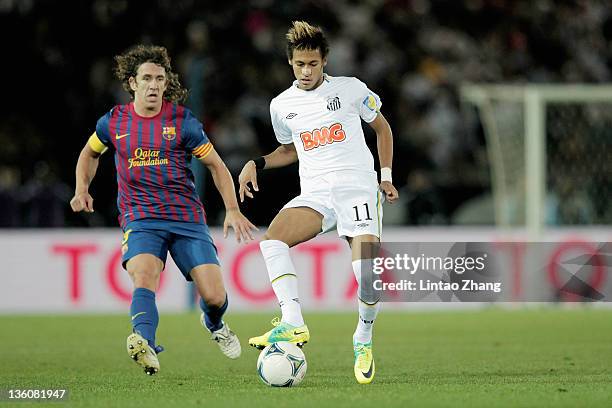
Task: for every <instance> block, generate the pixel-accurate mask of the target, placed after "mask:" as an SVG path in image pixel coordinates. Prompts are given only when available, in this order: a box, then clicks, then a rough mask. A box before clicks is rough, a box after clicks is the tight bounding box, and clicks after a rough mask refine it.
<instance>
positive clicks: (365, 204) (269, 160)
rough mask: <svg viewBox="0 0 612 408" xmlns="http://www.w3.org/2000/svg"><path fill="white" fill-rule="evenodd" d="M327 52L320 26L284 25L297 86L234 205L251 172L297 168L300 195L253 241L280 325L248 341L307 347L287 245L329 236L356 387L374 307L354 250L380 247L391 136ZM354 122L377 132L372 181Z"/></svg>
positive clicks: (365, 95) (367, 353)
mask: <svg viewBox="0 0 612 408" xmlns="http://www.w3.org/2000/svg"><path fill="white" fill-rule="evenodd" d="M328 51H329V46H328V43H327V40H326V39H325V36H324V35H323V32H322V31H321V29H320V28H318V27H314V26H312V25H310V24H308V23H307V22H304V21H296V22H294V23H293V26H292V27H291V29H289V32H288V33H287V58H288V60H289V65H291V67H292V68H293V74H294V76H295V79H296V80H295V81H294V82H293V84H292V85H291V86H290V87H289V88H288V89H286V90H285V91H283V92H282V93H281V94H280V95H278V96H277V97H276V98H274V99H272V102H271V103H270V116H271V119H272V126H273V128H274V133H275V135H276V139H277V140H278V142H279V143H280V146H279V147H278V148H277V149H276V150H275V151H274V152H272V153H270V154H268V155H266V156H263V157H260V158H258V159H256V160H251V161H249V162H248V163H247V164H245V166H244V168H243V169H242V172H241V173H240V176H239V178H238V181H239V183H240V199H241V200H244V196H245V195H246V196H247V197H250V198H253V192H254V191H258V187H257V170H262V169H268V168H276V167H283V166H287V165H289V164H291V163H295V162H296V161H298V160H299V163H300V187H301V193H300V195H299V196H298V197H295V198H294V199H293V200H291V201H290V202H289V203H287V204H286V205H285V206H284V207H283V209H282V210H281V211H280V212H279V213H278V215H277V216H276V217H275V218H274V220H273V221H272V223H271V224H270V227H269V228H268V231H267V232H266V234H265V236H264V240H263V241H261V243H260V248H261V252H262V254H263V257H264V260H265V262H266V267H267V269H268V275H269V278H270V282H271V284H272V288H273V289H274V293H275V294H276V297H277V298H278V301H279V304H280V307H281V311H282V318H281V320H280V321H279V322H273V324H274V326H275V327H274V328H273V329H272V330H270V331H268V332H266V333H264V334H262V335H261V336H257V337H252V338H251V339H249V344H251V345H252V346H254V347H257V348H263V347H265V346H266V345H268V344H270V343H274V342H278V341H289V342H292V343H296V344H298V345H303V344H304V343H306V342H308V340H309V339H310V332H309V330H308V327H307V326H306V324H305V323H304V319H303V317H302V312H301V307H300V303H299V297H298V287H297V275H296V272H295V268H294V267H293V264H292V262H291V258H290V255H289V248H290V247H292V246H294V245H297V244H299V243H301V242H304V241H308V240H310V239H312V238H314V237H315V236H317V235H318V234H320V233H322V232H326V231H330V230H332V229H336V230H337V232H338V235H339V236H340V237H343V238H345V239H346V240H347V242H348V243H349V245H350V246H351V250H352V261H353V262H352V265H353V271H354V273H355V278H356V279H357V282H359V293H358V308H359V320H358V323H357V328H356V330H355V332H354V334H353V352H354V357H355V359H354V374H355V377H356V379H357V381H358V382H359V383H360V384H368V383H370V382H371V381H372V380H373V378H374V373H375V365H374V357H373V354H372V326H373V324H374V321H375V319H376V316H377V314H378V310H379V306H380V305H379V302H378V300H379V299H378V296H377V294H376V293H373V290H372V288H371V287H370V288H368V287H367V286H368V285H363V287H362V285H361V277H362V265H364V266H365V270H364V271H363V273H364V274H366V273H371V272H372V271H371V267H369V266H368V265H371V257H370V256H368V255H366V254H362V253H361V243H367V242H372V243H377V242H379V240H380V235H381V223H382V206H381V202H382V197H381V195H382V194H384V198H386V199H387V201H389V202H390V203H393V202H394V201H395V200H397V198H398V193H397V190H396V189H395V187H394V186H393V184H392V181H391V163H392V159H393V136H392V133H391V128H390V126H389V123H388V122H387V120H386V119H385V117H384V116H383V114H382V113H381V112H380V107H381V101H380V98H379V97H378V95H376V94H375V93H374V92H372V91H371V90H370V89H368V87H367V86H366V85H365V84H364V83H363V82H361V81H360V80H358V79H357V78H354V77H332V76H329V75H327V74H325V73H324V72H323V68H324V67H325V65H326V63H327V54H328ZM362 120H363V121H365V122H366V123H368V124H369V126H370V127H371V128H372V129H374V131H375V132H376V137H377V141H378V156H379V159H380V165H381V181H380V183H378V180H377V177H376V176H377V174H376V171H375V170H374V159H373V157H372V153H371V152H370V150H369V149H368V147H367V145H366V143H365V139H364V135H363V129H362V128H361V121H362ZM249 184H250V185H251V186H249ZM372 245H376V244H372ZM364 276H365V275H364Z"/></svg>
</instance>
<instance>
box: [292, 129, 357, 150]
mask: <svg viewBox="0 0 612 408" xmlns="http://www.w3.org/2000/svg"><path fill="white" fill-rule="evenodd" d="M300 139H301V140H302V144H303V145H304V151H308V150H312V149H316V148H317V147H319V146H325V145H328V144H331V143H336V142H341V141H343V140H344V139H346V133H345V132H344V130H343V129H342V125H341V124H340V123H334V124H333V125H331V126H330V127H327V126H323V127H322V128H321V129H314V130H312V131H310V132H302V133H300Z"/></svg>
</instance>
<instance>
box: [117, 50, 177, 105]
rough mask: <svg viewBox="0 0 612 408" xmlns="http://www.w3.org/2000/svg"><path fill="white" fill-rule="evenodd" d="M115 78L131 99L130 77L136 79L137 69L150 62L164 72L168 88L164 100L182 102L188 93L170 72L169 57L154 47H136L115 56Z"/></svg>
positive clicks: (164, 51)
mask: <svg viewBox="0 0 612 408" xmlns="http://www.w3.org/2000/svg"><path fill="white" fill-rule="evenodd" d="M115 62H116V63H117V66H116V67H115V76H116V77H117V78H118V79H119V80H120V81H121V83H122V85H123V89H125V90H126V91H128V92H129V93H130V95H132V98H133V97H134V91H132V89H131V88H130V82H129V81H130V77H134V78H136V73H137V71H138V67H140V66H141V65H142V64H144V63H145V62H152V63H154V64H157V65H159V66H161V67H163V68H164V69H165V70H166V77H167V79H168V88H167V89H166V92H164V99H166V100H168V101H170V102H184V101H185V99H187V94H188V91H187V89H185V88H183V87H182V86H181V83H180V82H179V78H178V74H176V73H174V72H172V66H171V65H170V57H169V56H168V50H166V48H165V47H160V46H156V45H142V44H139V45H136V46H134V47H132V48H130V49H128V50H127V51H125V52H124V53H123V54H121V55H117V56H115Z"/></svg>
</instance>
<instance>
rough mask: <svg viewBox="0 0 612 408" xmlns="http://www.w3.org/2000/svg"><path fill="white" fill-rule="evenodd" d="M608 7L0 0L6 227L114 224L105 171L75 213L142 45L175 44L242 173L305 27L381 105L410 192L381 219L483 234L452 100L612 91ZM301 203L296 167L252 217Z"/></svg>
mask: <svg viewBox="0 0 612 408" xmlns="http://www.w3.org/2000/svg"><path fill="white" fill-rule="evenodd" d="M610 10H612V9H611V8H610V7H609V4H608V2H607V1H604V0H601V1H596V0H592V1H586V0H584V1H578V0H572V1H570V0H567V1H551V0H532V1H511V0H505V1H504V0H365V1H356V0H311V1H301V0H295V1H278V0H250V1H237V0H228V1H224V2H208V1H204V2H200V1H196V0H157V1H127V0H94V1H68V2H59V1H57V2H56V1H43V0H41V1H35V0H29V1H25V0H24V1H18V0H14V1H2V2H0V20H1V21H2V24H0V27H1V28H0V30H2V35H3V38H4V39H5V42H6V45H3V48H5V66H4V69H8V71H9V72H8V75H6V76H5V80H6V82H7V83H5V89H6V90H7V91H8V92H7V93H6V97H5V105H6V107H5V108H4V109H3V111H2V113H1V115H2V118H1V121H0V141H1V144H2V149H1V150H0V226H3V227H64V226H85V225H90V226H115V225H117V222H116V216H117V210H116V205H115V199H116V183H115V176H114V170H113V167H114V163H113V160H112V158H111V157H103V158H102V160H101V165H100V168H99V169H98V175H97V177H96V179H95V181H94V183H93V187H92V195H93V196H94V199H95V201H94V208H95V209H96V212H95V213H94V214H93V215H90V214H87V215H83V214H72V213H71V212H70V209H69V205H68V201H69V199H70V197H71V196H72V190H73V188H74V165H75V164H76V160H77V157H78V154H79V151H80V149H81V148H82V146H83V145H84V144H85V142H86V140H87V138H88V137H89V135H90V134H91V133H92V132H93V131H94V128H95V123H96V121H97V119H98V118H99V117H100V116H102V115H103V114H104V113H106V112H107V111H108V110H109V109H110V108H111V107H112V106H113V105H115V104H117V103H125V102H127V101H128V94H127V93H125V92H124V91H123V90H122V88H121V85H120V84H119V83H118V82H117V81H116V80H115V79H114V78H113V76H112V68H113V65H112V64H113V56H114V55H116V54H118V53H121V52H122V51H124V50H125V49H127V48H128V47H130V46H131V45H134V44H136V43H154V44H159V45H164V46H166V47H167V48H168V50H169V51H170V54H171V56H172V58H173V64H174V65H175V68H176V70H177V71H178V72H179V73H180V75H181V80H182V82H183V84H184V85H186V86H187V87H188V88H189V89H190V97H189V100H188V102H187V104H186V105H187V106H189V107H190V108H191V109H192V110H193V111H194V112H195V114H196V115H197V116H198V117H199V118H200V119H201V120H202V121H203V122H204V125H205V129H206V131H207V133H208V134H209V136H210V138H211V140H212V141H213V143H214V145H215V147H216V149H217V150H218V151H219V152H220V154H221V156H222V157H223V158H224V160H225V162H226V163H227V165H228V167H229V169H230V171H231V172H232V174H233V175H234V176H235V178H237V174H238V173H239V171H240V169H241V168H242V165H243V164H244V163H245V162H246V161H247V160H249V159H251V158H254V157H256V156H258V155H261V154H266V153H268V152H270V151H272V150H273V149H275V148H276V146H277V142H276V140H275V137H274V134H273V131H272V128H271V124H270V118H269V110H268V106H269V102H270V99H271V98H272V97H274V96H276V95H277V94H278V93H280V92H281V91H283V90H284V89H286V88H287V87H288V86H289V85H290V84H291V82H292V80H293V77H292V73H291V71H290V67H289V66H288V64H287V59H286V57H285V39H284V34H285V33H286V31H287V29H288V27H289V24H290V22H291V21H292V20H296V19H305V20H308V21H310V22H312V23H315V24H318V25H320V26H322V27H323V28H324V30H325V31H326V33H327V35H328V37H329V40H330V45H331V52H330V55H329V61H328V65H327V69H326V71H327V72H328V73H329V74H330V75H348V76H357V77H359V78H360V79H361V80H362V81H364V82H365V83H366V84H368V86H369V87H370V89H372V90H374V91H375V92H376V93H378V94H379V95H380V96H381V98H382V101H383V108H382V111H383V113H384V114H385V116H386V117H387V119H388V120H389V122H390V124H391V126H392V129H393V131H394V138H395V162H394V184H395V185H396V187H398V188H399V189H400V195H401V200H400V202H399V203H398V204H396V205H394V206H386V207H385V211H386V213H385V223H386V224H399V225H432V224H437V225H447V224H491V223H493V221H494V217H493V206H492V205H488V206H487V205H485V206H482V207H478V204H475V203H479V202H482V201H483V200H484V201H486V198H487V197H490V196H491V177H490V164H489V162H488V156H487V151H486V145H485V137H484V135H483V131H482V127H481V125H480V123H479V120H478V116H477V115H475V114H474V112H469V109H467V110H468V112H466V109H465V107H464V106H463V105H462V104H461V102H460V98H459V94H458V89H459V86H460V85H461V84H462V83H464V82H491V83H493V82H496V83H497V82H506V83H508V82H510V83H527V82H536V83H543V82H607V81H610V77H611V73H612V71H611V68H612V60H611V58H610V57H611V56H612V13H611V12H610ZM364 129H365V130H366V137H367V141H368V144H369V145H370V146H371V148H372V149H373V151H374V152H375V151H376V150H375V148H376V140H375V135H374V134H373V133H372V132H371V131H370V130H369V127H368V126H364ZM374 155H375V156H376V154H374ZM194 170H195V172H196V174H197V176H198V188H199V189H200V192H201V193H202V194H203V197H204V203H205V207H206V211H207V214H208V220H209V223H210V224H212V225H218V224H219V223H220V222H221V221H222V217H223V208H222V203H221V201H220V198H219V197H218V195H217V193H216V192H215V191H214V190H215V189H214V187H211V186H212V180H211V178H210V176H209V175H208V174H207V173H206V171H205V170H204V169H203V168H202V167H201V166H200V165H199V164H197V163H196V165H195V166H194ZM608 180H609V179H608ZM604 182H605V175H604ZM298 193H299V185H298V178H297V168H296V167H295V166H292V167H291V168H289V169H286V170H273V171H266V172H264V173H263V174H262V175H261V183H260V193H259V195H258V197H257V198H256V200H255V201H254V202H249V203H246V204H245V205H244V211H245V213H246V214H247V215H248V216H249V217H250V218H251V219H252V220H253V221H254V222H255V223H257V224H259V225H265V224H267V223H269V222H270V220H271V219H272V217H273V216H274V214H275V213H276V212H277V211H278V210H279V209H280V208H281V207H282V206H283V204H284V203H285V202H286V201H288V200H289V198H291V197H292V196H294V195H296V194H298ZM490 201H491V200H489V202H490ZM474 208H479V210H478V211H474V210H473V209H474ZM470 209H472V211H470ZM587 218H588V217H587ZM574 219H575V218H571V220H574ZM571 220H564V219H563V217H562V215H559V216H557V217H556V218H555V223H559V224H567V223H572V222H573V221H571ZM595 221H596V220H593V219H581V220H580V222H581V223H592V222H595Z"/></svg>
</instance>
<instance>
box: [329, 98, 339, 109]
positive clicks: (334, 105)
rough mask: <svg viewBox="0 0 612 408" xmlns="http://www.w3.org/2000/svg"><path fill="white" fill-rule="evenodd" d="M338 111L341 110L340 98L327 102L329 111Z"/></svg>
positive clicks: (330, 99)
mask: <svg viewBox="0 0 612 408" xmlns="http://www.w3.org/2000/svg"><path fill="white" fill-rule="evenodd" d="M338 109H340V98H339V97H337V96H336V97H333V98H329V99H328V100H327V110H329V111H332V112H333V111H337V110H338Z"/></svg>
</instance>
